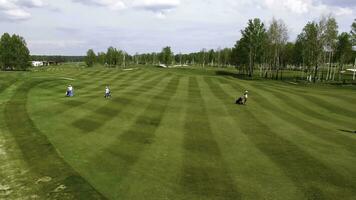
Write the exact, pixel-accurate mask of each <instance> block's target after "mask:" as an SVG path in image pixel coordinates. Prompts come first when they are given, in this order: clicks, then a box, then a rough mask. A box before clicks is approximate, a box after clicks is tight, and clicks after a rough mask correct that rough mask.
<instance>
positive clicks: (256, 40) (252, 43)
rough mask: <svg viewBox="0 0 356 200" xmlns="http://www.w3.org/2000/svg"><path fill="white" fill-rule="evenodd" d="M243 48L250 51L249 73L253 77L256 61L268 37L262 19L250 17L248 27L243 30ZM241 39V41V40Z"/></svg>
mask: <svg viewBox="0 0 356 200" xmlns="http://www.w3.org/2000/svg"><path fill="white" fill-rule="evenodd" d="M241 34H242V39H241V40H243V43H242V44H245V45H243V47H244V48H243V49H241V50H247V52H248V59H249V62H248V63H249V68H248V75H249V76H250V77H252V75H253V69H254V65H255V62H256V61H258V60H260V58H261V54H262V49H261V47H262V45H263V43H264V40H265V39H266V29H265V26H264V24H263V23H262V22H261V20H260V19H258V18H255V19H253V20H252V19H250V20H249V21H248V25H247V27H246V28H245V29H244V30H243V31H241ZM241 40H240V42H241Z"/></svg>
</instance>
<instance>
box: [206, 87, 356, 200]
mask: <svg viewBox="0 0 356 200" xmlns="http://www.w3.org/2000/svg"><path fill="white" fill-rule="evenodd" d="M208 84H209V82H208ZM209 85H210V86H209V87H210V88H211V90H212V91H215V92H216V91H219V92H216V95H217V96H221V95H222V97H220V98H223V99H232V98H234V97H233V96H231V95H229V94H228V93H226V92H225V90H224V89H223V88H222V87H221V86H220V85H219V84H217V83H215V82H213V81H210V84H209ZM233 87H235V89H238V90H241V91H242V88H241V87H240V86H237V85H236V83H235V84H234V85H233ZM240 114H241V115H244V120H245V125H244V126H242V127H241V130H242V131H243V132H244V133H245V134H246V136H248V137H249V139H250V141H251V142H253V143H254V144H255V146H256V147H257V148H258V149H260V151H261V152H263V153H264V154H265V155H267V156H268V157H269V158H270V159H271V160H272V161H273V162H275V163H276V164H277V165H278V166H279V167H280V168H281V170H282V171H283V172H284V173H285V175H286V176H288V177H289V178H290V179H291V180H292V181H293V182H294V183H295V185H296V186H297V187H298V188H299V190H300V191H302V192H303V194H304V195H305V198H306V199H326V196H331V197H333V198H334V199H337V198H349V197H351V196H349V195H352V192H353V191H355V186H354V185H355V181H353V180H351V179H350V178H349V177H343V176H341V175H340V174H338V173H337V172H335V171H334V170H333V169H330V168H328V167H327V166H326V165H325V164H324V163H322V162H320V161H319V160H318V159H316V158H315V157H313V156H311V155H310V154H308V153H307V152H306V151H304V150H302V149H300V148H299V147H298V146H297V145H295V144H293V143H291V142H290V141H288V140H286V139H285V138H284V137H282V136H280V135H278V134H276V133H275V132H274V131H273V130H271V129H270V128H269V127H268V126H267V125H265V124H264V123H262V122H261V121H260V120H259V119H258V118H257V117H256V116H255V115H254V114H253V113H252V112H251V111H249V109H248V108H245V109H240ZM316 183H318V184H316ZM319 184H320V185H322V184H328V185H329V186H330V187H334V188H336V189H337V191H329V190H326V189H325V188H322V187H320V186H319ZM326 193H328V195H326ZM333 198H331V199H333Z"/></svg>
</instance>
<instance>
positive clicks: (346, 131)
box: [338, 129, 356, 133]
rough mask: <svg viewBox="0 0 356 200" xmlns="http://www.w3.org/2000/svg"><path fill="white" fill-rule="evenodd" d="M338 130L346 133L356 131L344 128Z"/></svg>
mask: <svg viewBox="0 0 356 200" xmlns="http://www.w3.org/2000/svg"><path fill="white" fill-rule="evenodd" d="M338 130H339V131H342V132H345V133H356V131H350V130H344V129H338Z"/></svg>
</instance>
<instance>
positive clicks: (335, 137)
mask: <svg viewBox="0 0 356 200" xmlns="http://www.w3.org/2000/svg"><path fill="white" fill-rule="evenodd" d="M240 84H241V83H240ZM232 86H233V87H234V88H235V89H240V90H241V86H238V85H237V84H236V83H235V84H234V85H232ZM249 87H251V88H253V90H254V91H259V92H260V93H263V91H262V90H260V89H257V88H255V87H252V86H249ZM245 88H246V86H245ZM241 91H242V90H241ZM253 95H254V96H256V98H258V99H259V100H258V101H256V103H257V104H259V105H260V106H261V107H262V108H264V109H266V110H268V111H269V112H271V113H273V114H274V115H275V117H278V118H279V119H281V120H283V121H285V122H287V123H292V124H293V125H295V126H297V127H299V128H300V129H301V130H304V131H305V132H306V133H309V134H312V135H313V136H316V137H318V138H319V139H321V140H323V141H325V142H327V143H329V144H337V145H339V146H341V147H343V148H345V149H346V150H347V151H348V152H350V153H351V154H353V155H356V145H355V141H354V140H352V139H350V137H347V136H344V135H342V134H335V131H336V130H335V131H332V130H330V129H328V128H325V127H322V126H320V125H318V124H316V123H313V122H311V121H309V120H306V119H303V118H301V117H298V116H297V115H295V114H291V113H289V112H287V111H285V110H282V109H281V108H279V107H278V106H276V105H274V104H273V103H272V102H271V101H270V98H266V97H264V96H262V95H260V94H259V93H258V92H256V93H254V94H253Z"/></svg>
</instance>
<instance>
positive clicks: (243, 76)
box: [215, 70, 253, 80]
mask: <svg viewBox="0 0 356 200" xmlns="http://www.w3.org/2000/svg"><path fill="white" fill-rule="evenodd" d="M215 74H216V75H217V76H230V77H232V78H237V79H242V80H253V78H252V77H249V76H248V75H247V74H238V73H237V72H236V73H234V72H229V71H223V70H218V71H216V72H215Z"/></svg>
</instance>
